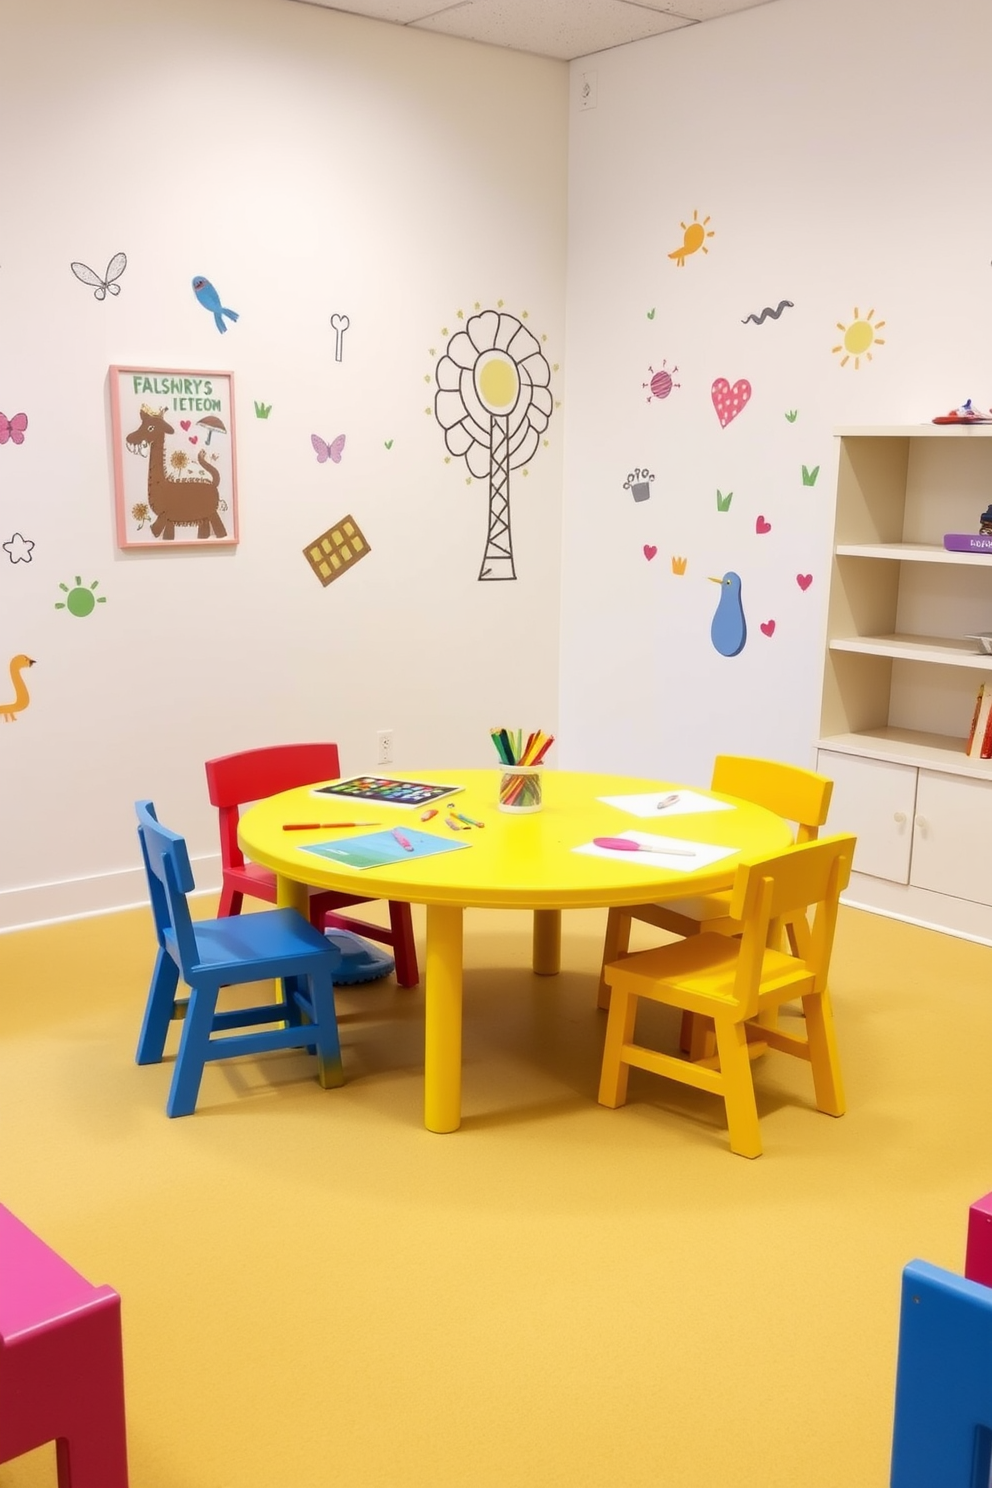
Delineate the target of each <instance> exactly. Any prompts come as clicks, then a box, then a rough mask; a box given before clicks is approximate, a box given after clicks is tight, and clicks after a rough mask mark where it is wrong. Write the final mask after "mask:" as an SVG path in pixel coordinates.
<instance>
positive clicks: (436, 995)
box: [238, 769, 792, 1132]
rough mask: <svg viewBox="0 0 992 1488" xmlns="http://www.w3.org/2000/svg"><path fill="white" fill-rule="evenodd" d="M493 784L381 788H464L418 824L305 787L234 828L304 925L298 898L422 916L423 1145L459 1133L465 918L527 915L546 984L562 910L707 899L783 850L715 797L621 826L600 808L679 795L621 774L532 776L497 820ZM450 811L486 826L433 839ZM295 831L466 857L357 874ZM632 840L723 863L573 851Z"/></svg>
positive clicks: (756, 809)
mask: <svg viewBox="0 0 992 1488" xmlns="http://www.w3.org/2000/svg"><path fill="white" fill-rule="evenodd" d="M499 775H500V771H499V770H498V769H492V770H423V771H416V772H415V773H410V772H406V773H404V774H403V775H398V776H395V777H393V778H396V779H410V780H423V781H426V782H439V783H443V784H445V785H460V786H462V787H463V789H462V790H461V791H459V792H458V794H457V795H454V796H449V797H446V798H445V799H444V800H442V801H439V802H437V803H436V804H437V806H438V815H437V816H435V817H434V818H433V819H432V820H431V821H430V822H426V823H425V822H421V820H420V817H421V809H420V808H419V807H414V808H408V807H403V808H400V807H396V806H376V805H371V804H369V803H367V802H360V801H354V800H345V799H338V800H334V799H331V798H318V797H315V796H313V795H311V793H310V787H308V786H305V787H303V788H301V789H297V790H291V791H284V792H283V793H282V794H281V795H278V796H270V797H269V798H268V799H267V800H265V801H259V802H258V803H257V804H256V805H254V806H252V807H250V808H249V809H248V810H247V811H246V812H245V813H244V815H243V817H242V818H241V822H240V825H239V828H238V840H239V842H240V844H241V847H242V849H243V851H244V852H245V853H246V854H247V856H248V857H249V858H251V859H252V861H253V862H255V863H260V864H261V865H262V866H263V867H265V868H270V869H272V871H273V872H274V873H275V874H276V881H277V894H278V900H277V902H278V903H279V904H280V905H286V906H292V907H293V908H295V909H298V910H299V911H300V912H301V913H302V914H304V915H305V914H306V912H307V897H308V894H307V891H308V888H309V887H310V886H313V887H316V888H326V889H338V890H344V891H353V892H356V893H361V894H363V895H367V896H368V897H369V898H371V899H398V900H405V901H408V902H409V903H412V904H423V905H425V906H426V908H427V968H426V979H425V987H424V995H425V1020H426V1030H425V1048H424V1123H425V1125H426V1126H427V1127H428V1129H429V1130H430V1131H434V1132H449V1131H457V1129H458V1126H459V1124H460V1121H461V1043H462V919H463V911H464V910H466V909H530V910H533V911H534V912H535V913H534V956H533V965H534V970H535V972H537V973H538V974H539V975H542V976H553V975H554V974H555V973H556V972H557V971H558V968H559V963H560V949H561V911H562V910H563V909H588V908H606V907H613V906H615V905H624V904H646V903H650V902H651V901H652V900H658V899H676V898H691V897H693V896H695V895H697V894H707V893H712V892H714V891H715V890H718V889H725V888H727V887H729V885H730V883H731V882H732V880H733V877H734V873H735V871H736V868H737V863H738V861H739V859H740V858H742V857H761V856H763V855H765V854H768V853H774V852H779V851H781V850H782V849H783V848H785V847H787V846H788V845H789V844H790V842H791V841H792V833H791V831H790V829H789V827H788V826H787V825H786V823H785V822H783V821H782V820H781V818H780V817H777V816H775V815H774V814H773V813H772V812H770V811H766V810H765V809H764V808H763V807H760V806H754V805H752V804H751V803H750V802H747V801H739V800H735V799H734V798H733V797H731V796H718V797H715V799H718V800H723V801H727V802H730V803H731V805H732V806H733V808H734V809H733V810H730V811H704V812H696V813H694V814H691V815H690V814H688V813H686V814H683V815H678V816H664V815H663V813H659V815H658V817H657V818H645V817H636V816H632V815H630V814H629V813H628V812H626V811H622V810H620V809H619V808H618V807H616V806H609V805H607V804H605V802H603V801H602V800H600V799H599V798H600V797H602V796H622V795H644V794H649V793H655V792H657V794H658V798H659V800H661V799H662V798H663V797H664V796H665V795H666V794H669V793H672V792H676V791H679V790H680V789H681V790H686V789H688V787H685V786H681V787H680V786H679V785H677V784H672V783H671V782H669V781H655V780H641V779H634V778H631V777H629V776H624V775H592V774H580V773H574V772H569V771H559V770H548V771H546V772H544V805H543V809H542V810H541V811H539V812H535V813H534V814H533V815H529V816H528V815H520V816H518V815H513V814H510V813H508V812H503V811H500V810H499V809H498V808H497V805H496V792H497V786H498V782H499ZM321 783H322V782H319V781H315V782H314V784H315V785H316V784H321ZM693 790H695V791H696V793H697V794H699V795H704V796H705V795H710V794H711V793H710V792H707V791H699V790H697V788H696V787H693ZM449 802H450V804H451V805H452V807H453V809H454V810H455V811H460V812H462V813H463V814H464V815H465V816H468V817H472V818H473V819H475V820H476V821H479V822H482V823H484V825H483V826H481V827H473V828H472V829H471V830H470V831H465V832H459V833H454V832H452V831H451V830H450V829H449V828H448V827H446V826H445V816H446V814H447V813H446V807H447V805H448V803H449ZM301 821H302V822H306V821H321V822H334V821H342V822H343V821H361V822H374V823H376V824H377V826H378V827H379V828H380V829H388V828H391V827H399V828H400V829H402V828H403V827H404V826H409V827H413V828H415V829H416V830H417V831H423V832H429V833H432V834H435V835H437V836H439V837H442V838H445V839H447V840H450V841H456V842H458V843H459V844H462V843H467V844H468V851H465V852H450V853H442V854H439V855H438V856H436V857H429V858H422V857H411V858H409V859H405V858H404V859H401V860H400V861H398V862H396V863H390V864H389V865H387V866H385V867H381V868H366V869H356V868H352V867H348V866H346V865H345V864H343V863H335V862H333V861H332V860H330V859H326V858H319V857H316V856H315V855H313V854H312V853H308V852H303V851H301V848H303V847H304V846H305V845H307V844H311V843H316V842H323V841H326V840H327V832H326V831H323V830H320V829H315V830H314V831H312V832H285V831H283V826H284V824H285V823H287V822H301ZM374 830H375V828H373V827H362V828H358V829H355V830H347V829H346V830H342V831H341V832H335V833H334V834H333V840H334V841H335V842H338V841H344V840H346V839H347V838H348V837H349V836H355V837H357V836H362V835H366V834H368V833H369V832H371V831H374ZM631 830H637V831H651V832H657V833H661V834H663V835H664V836H666V837H672V838H675V837H679V838H684V839H686V840H688V841H690V842H696V843H707V844H720V845H724V846H728V847H733V848H734V849H735V851H734V853H733V854H732V855H731V856H729V857H725V858H721V859H720V861H719V862H717V863H713V864H711V865H709V866H708V867H702V868H697V869H695V870H693V869H692V868H691V860H689V859H686V860H684V862H683V860H681V859H679V860H676V859H673V860H672V862H673V866H672V868H671V869H668V870H664V869H661V868H658V867H650V868H649V867H646V866H645V865H644V864H643V863H639V862H638V858H639V856H640V855H639V854H638V853H633V852H632V853H629V854H624V855H622V856H621V855H619V854H618V855H616V856H615V857H610V858H603V857H595V856H588V855H585V854H582V853H576V852H574V851H573V849H574V848H576V847H579V846H580V845H582V844H584V843H588V842H591V841H592V839H593V838H594V837H617V836H620V835H622V834H623V833H624V832H627V831H631Z"/></svg>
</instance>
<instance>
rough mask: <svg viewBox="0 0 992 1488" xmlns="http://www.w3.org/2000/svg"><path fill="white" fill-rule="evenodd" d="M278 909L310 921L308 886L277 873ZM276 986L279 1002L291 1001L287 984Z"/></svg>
mask: <svg viewBox="0 0 992 1488" xmlns="http://www.w3.org/2000/svg"><path fill="white" fill-rule="evenodd" d="M276 908H277V909H295V910H298V911H299V913H300V914H301V915H302V916H303V918H304V919H305V920H306V919H309V917H310V891H309V889H308V888H307V886H306V884H304V883H297V882H296V879H295V878H284V877H283V875H282V874H281V873H277V874H276ZM276 986H277V987H278V988H279V998H278V999H277V1001H278V1000H281V1001H283V1002H288V1001H289V999H288V997H287V996H286V983H285V982H284V981H282V980H281V979H280V980H279V981H277V982H276ZM279 1027H281V1028H285V1027H286V1024H285V1023H281V1024H280V1025H279Z"/></svg>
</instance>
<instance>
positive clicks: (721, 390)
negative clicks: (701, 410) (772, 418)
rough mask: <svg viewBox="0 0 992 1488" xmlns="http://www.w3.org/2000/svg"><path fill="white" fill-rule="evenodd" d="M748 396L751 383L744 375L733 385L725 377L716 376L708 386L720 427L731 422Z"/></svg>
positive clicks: (723, 427) (724, 426)
mask: <svg viewBox="0 0 992 1488" xmlns="http://www.w3.org/2000/svg"><path fill="white" fill-rule="evenodd" d="M750 396H751V384H750V383H749V382H748V380H747V378H746V377H741V378H739V379H738V380H737V382H735V383H734V385H733V387H731V386H730V383H729V382H728V381H727V379H726V378H725V377H718V378H717V380H716V382H714V384H713V386H712V387H711V388H710V397H711V398H712V399H713V407H714V408H715V409H716V416H717V418H718V419H719V420H720V427H721V428H722V429H725V428H726V427H727V425H728V424H729V423H732V422H733V420H734V419H735V418H736V417H737V415H738V414H739V413H740V412H741V409H742V408H743V407H744V405H745V404H746V403H747V401H748V399H749V398H750Z"/></svg>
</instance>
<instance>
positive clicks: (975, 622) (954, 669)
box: [818, 424, 992, 944]
mask: <svg viewBox="0 0 992 1488" xmlns="http://www.w3.org/2000/svg"><path fill="white" fill-rule="evenodd" d="M835 432H836V434H837V436H838V438H839V440H840V459H839V464H838V476H837V504H836V515H835V526H834V547H833V562H832V572H831V582H830V595H829V603H828V615H827V639H826V655H825V663H824V678H823V698H822V706H821V715H820V739H819V751H818V758H819V767H820V769H821V770H822V771H823V772H824V774H827V775H830V776H831V777H832V778H833V779H834V782H835V789H834V804H833V808H832V810H831V826H832V828H833V830H835V831H841V830H848V829H849V830H853V831H855V832H857V834H858V850H857V854H856V857H855V865H854V866H855V870H856V871H855V875H854V879H852V888H851V891H849V893H848V895H847V898H848V900H849V902H856V903H859V904H861V905H863V907H865V908H869V909H877V910H879V911H880V912H882V913H886V914H896V915H898V916H899V917H900V918H906V919H913V920H918V921H919V922H921V923H926V924H932V925H936V926H938V927H939V928H942V929H947V930H950V931H952V932H953V933H958V934H966V935H969V936H972V937H973V938H976V939H981V940H987V941H988V942H989V943H990V944H992V855H990V854H989V852H988V848H987V843H988V842H989V841H992V759H987V760H981V759H969V758H968V755H967V754H966V752H965V741H966V736H967V733H968V730H969V727H970V725H971V720H972V715H973V713H974V709H975V695H976V692H977V690H978V687H979V685H980V684H981V683H983V682H984V683H986V684H992V656H989V655H986V654H985V653H983V652H982V651H981V650H980V648H979V646H978V644H977V642H976V641H973V640H970V639H968V637H969V636H971V635H973V634H975V633H978V632H983V631H992V555H987V554H984V553H959V552H951V551H948V550H947V549H945V548H944V546H943V537H944V533H945V532H977V530H978V525H979V518H980V515H981V513H982V512H983V510H984V509H985V508H986V507H987V506H989V504H990V503H992V426H989V425H979V426H954V425H936V424H919V425H876V426H869V427H862V428H853V427H844V428H841V429H838V430H836V431H835ZM986 862H988V863H989V865H990V866H989V869H988V871H986V866H985V865H986Z"/></svg>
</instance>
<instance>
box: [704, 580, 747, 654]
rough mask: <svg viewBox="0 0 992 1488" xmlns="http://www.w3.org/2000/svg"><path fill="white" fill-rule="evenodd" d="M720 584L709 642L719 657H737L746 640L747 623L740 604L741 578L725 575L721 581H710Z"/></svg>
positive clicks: (742, 606)
mask: <svg viewBox="0 0 992 1488" xmlns="http://www.w3.org/2000/svg"><path fill="white" fill-rule="evenodd" d="M710 582H711V583H713V584H720V585H721V589H720V602H719V604H718V605H717V607H716V614H715V615H714V616H713V623H712V625H711V626H710V640H711V641H712V642H713V645H714V647H715V649H716V650H717V651H719V653H720V655H721V656H738V655H739V654H740V652H741V651H743V650H744V643H745V642H746V640H747V621H746V620H745V618H744V605H743V603H742V602H741V576H740V574H735V573H725V574H724V576H723V578H722V579H715V578H712V576H711V579H710Z"/></svg>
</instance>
